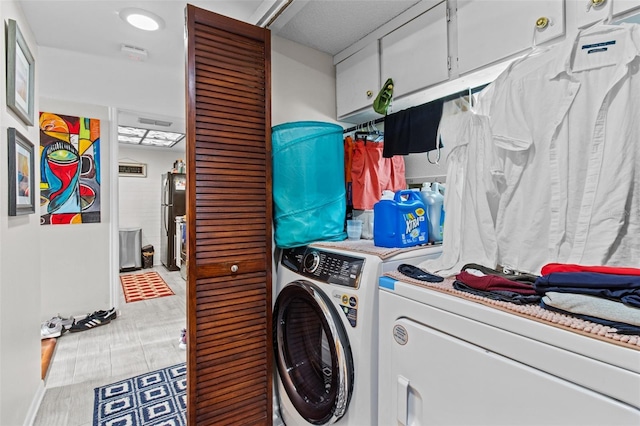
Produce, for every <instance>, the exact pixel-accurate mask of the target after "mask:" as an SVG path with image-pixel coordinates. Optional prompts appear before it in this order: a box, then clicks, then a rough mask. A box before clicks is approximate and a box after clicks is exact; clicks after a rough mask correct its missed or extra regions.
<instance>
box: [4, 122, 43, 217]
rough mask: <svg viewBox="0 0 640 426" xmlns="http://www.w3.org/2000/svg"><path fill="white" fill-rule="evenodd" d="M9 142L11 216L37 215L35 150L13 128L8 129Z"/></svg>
mask: <svg viewBox="0 0 640 426" xmlns="http://www.w3.org/2000/svg"><path fill="white" fill-rule="evenodd" d="M7 139H8V141H9V147H8V152H9V179H8V182H9V216H18V215H22V214H31V213H35V211H36V206H35V196H34V194H35V192H36V189H35V186H34V185H35V183H34V182H35V180H34V169H33V164H34V158H33V155H34V148H33V144H32V143H31V142H29V140H28V139H27V138H25V137H24V136H22V135H21V134H20V132H18V131H17V130H16V129H14V128H13V127H9V128H8V129H7Z"/></svg>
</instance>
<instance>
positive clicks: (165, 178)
mask: <svg viewBox="0 0 640 426" xmlns="http://www.w3.org/2000/svg"><path fill="white" fill-rule="evenodd" d="M186 191H187V176H186V175H185V174H183V173H166V174H163V175H162V202H161V209H162V211H161V215H160V216H161V219H160V222H161V223H160V259H161V261H162V264H163V265H164V266H165V267H166V268H167V269H168V270H170V271H177V270H179V269H180V268H179V267H178V265H177V264H176V246H175V240H176V238H175V236H176V216H183V215H184V214H185V213H186Z"/></svg>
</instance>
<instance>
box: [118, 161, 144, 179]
mask: <svg viewBox="0 0 640 426" xmlns="http://www.w3.org/2000/svg"><path fill="white" fill-rule="evenodd" d="M118 176H123V177H147V165H146V164H144V163H118Z"/></svg>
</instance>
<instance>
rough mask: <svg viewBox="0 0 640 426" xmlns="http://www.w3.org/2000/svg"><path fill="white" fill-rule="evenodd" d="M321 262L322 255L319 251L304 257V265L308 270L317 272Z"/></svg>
mask: <svg viewBox="0 0 640 426" xmlns="http://www.w3.org/2000/svg"><path fill="white" fill-rule="evenodd" d="M319 264H320V255H319V254H318V252H317V251H312V252H310V253H307V255H306V256H305V257H304V261H303V266H304V270H305V271H307V272H311V273H313V272H315V271H316V269H318V265H319Z"/></svg>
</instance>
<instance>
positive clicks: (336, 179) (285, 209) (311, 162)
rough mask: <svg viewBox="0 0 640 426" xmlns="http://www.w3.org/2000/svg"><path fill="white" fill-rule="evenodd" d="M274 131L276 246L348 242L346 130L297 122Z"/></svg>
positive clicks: (326, 124) (324, 124) (327, 124)
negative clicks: (345, 174) (346, 216)
mask: <svg viewBox="0 0 640 426" xmlns="http://www.w3.org/2000/svg"><path fill="white" fill-rule="evenodd" d="M271 131H272V136H271V140H272V157H273V172H272V173H273V205H274V225H275V242H276V245H277V246H278V247H281V248H290V247H299V246H303V245H306V244H310V243H312V242H315V241H339V240H344V239H345V238H346V234H345V232H344V220H345V214H346V194H345V180H344V148H343V142H342V127H340V126H338V125H336V124H332V123H324V122H319V121H298V122H293V123H284V124H279V125H277V126H274V127H273V128H272V129H271Z"/></svg>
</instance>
